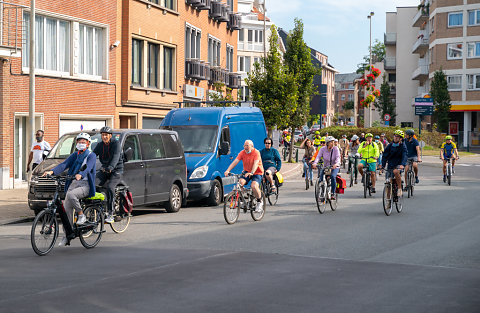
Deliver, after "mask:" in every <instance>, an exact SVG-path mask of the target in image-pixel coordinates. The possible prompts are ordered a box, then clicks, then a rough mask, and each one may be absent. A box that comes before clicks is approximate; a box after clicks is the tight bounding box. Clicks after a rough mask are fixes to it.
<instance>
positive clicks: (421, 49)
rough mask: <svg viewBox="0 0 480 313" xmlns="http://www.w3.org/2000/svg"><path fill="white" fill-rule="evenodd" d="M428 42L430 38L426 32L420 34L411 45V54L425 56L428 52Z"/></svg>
mask: <svg viewBox="0 0 480 313" xmlns="http://www.w3.org/2000/svg"><path fill="white" fill-rule="evenodd" d="M429 41H430V36H429V35H428V34H427V33H426V32H420V34H419V35H418V39H417V41H415V43H414V44H413V47H412V53H418V54H420V55H423V54H425V52H426V51H427V50H428V44H429Z"/></svg>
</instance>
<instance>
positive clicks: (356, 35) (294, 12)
mask: <svg viewBox="0 0 480 313" xmlns="http://www.w3.org/2000/svg"><path fill="white" fill-rule="evenodd" d="M419 3H420V0H363V1H362V0H266V5H267V16H268V17H270V18H271V19H272V22H274V23H275V24H276V25H277V26H278V27H281V28H283V29H285V30H287V31H288V30H291V29H292V28H293V26H294V18H295V17H298V18H300V19H302V20H303V23H304V25H305V33H304V39H305V41H306V43H307V44H308V45H309V46H310V47H312V48H314V49H316V50H318V51H320V52H322V53H325V54H326V55H328V61H329V63H330V64H332V65H333V66H334V67H335V68H336V69H337V70H339V71H340V73H349V72H354V71H355V70H356V69H357V64H358V63H360V62H361V61H362V59H363V56H364V55H367V54H368V46H369V39H370V31H369V28H370V26H369V22H368V19H367V15H368V14H369V13H370V12H371V11H373V12H375V15H374V16H373V18H372V42H373V41H374V39H379V40H380V41H382V42H383V34H384V33H385V19H386V18H385V12H393V11H396V9H395V8H396V7H403V6H417V5H418V4H419ZM405 26H406V27H411V26H410V25H405Z"/></svg>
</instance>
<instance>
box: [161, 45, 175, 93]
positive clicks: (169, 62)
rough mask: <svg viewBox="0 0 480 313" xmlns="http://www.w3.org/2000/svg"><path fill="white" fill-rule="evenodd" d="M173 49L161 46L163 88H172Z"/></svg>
mask: <svg viewBox="0 0 480 313" xmlns="http://www.w3.org/2000/svg"><path fill="white" fill-rule="evenodd" d="M173 53H174V50H173V48H169V47H164V48H163V55H164V61H163V82H164V83H163V85H164V86H163V89H167V90H173V77H174V76H173V75H174V74H173V69H174V66H173V65H174V64H173V62H174V56H173Z"/></svg>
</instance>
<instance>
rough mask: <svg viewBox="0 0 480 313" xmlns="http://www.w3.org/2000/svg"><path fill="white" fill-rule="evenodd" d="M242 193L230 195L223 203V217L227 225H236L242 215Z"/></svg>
mask: <svg viewBox="0 0 480 313" xmlns="http://www.w3.org/2000/svg"><path fill="white" fill-rule="evenodd" d="M239 201H240V193H239V192H238V191H234V192H232V193H230V194H229V195H228V196H227V198H226V199H225V202H224V203H223V217H224V218H225V222H227V224H234V223H235V222H236V221H237V220H238V216H239V215H240V205H239V204H240V203H239Z"/></svg>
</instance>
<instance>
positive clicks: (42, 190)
mask: <svg viewBox="0 0 480 313" xmlns="http://www.w3.org/2000/svg"><path fill="white" fill-rule="evenodd" d="M86 132H87V133H89V134H90V135H91V136H92V144H91V146H90V148H91V149H92V150H93V149H95V146H96V145H97V143H99V142H100V141H101V140H102V139H101V135H100V133H99V131H96V130H92V131H86ZM78 133H80V132H73V133H67V134H65V135H63V136H62V137H60V139H59V140H58V141H57V143H56V144H55V146H54V147H53V149H52V151H50V153H49V154H48V156H47V158H46V159H45V160H44V161H43V162H42V163H40V164H39V165H38V166H37V167H36V168H35V170H34V171H33V173H32V177H31V179H30V184H29V192H28V205H29V206H30V208H31V209H32V210H34V211H35V213H38V212H39V211H41V210H42V209H43V208H45V207H46V202H47V201H48V200H50V199H52V197H53V194H54V192H55V182H54V181H53V180H52V179H49V178H45V177H39V176H40V175H41V174H42V173H43V172H45V171H47V170H50V169H52V168H54V167H55V166H57V165H58V164H60V163H61V162H63V161H64V160H65V159H66V158H67V157H68V156H69V155H70V154H71V153H72V152H73V151H75V137H76V136H77V135H78ZM113 138H115V139H117V140H118V141H120V143H121V144H122V149H123V152H124V153H123V158H124V162H125V163H124V167H125V168H124V173H123V181H122V184H123V185H127V186H129V190H130V191H131V192H132V194H133V203H134V205H135V206H139V205H145V204H156V203H162V204H164V205H165V208H166V209H167V211H168V212H177V211H178V210H179V209H180V207H181V205H182V203H185V202H186V198H187V196H188V189H187V167H186V165H185V155H184V153H183V148H182V144H181V143H180V139H179V138H178V134H177V133H176V132H174V131H168V130H156V129H152V130H140V129H116V130H113ZM100 166H101V164H100V161H98V159H97V170H98V169H100ZM63 196H64V195H62V198H63Z"/></svg>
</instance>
